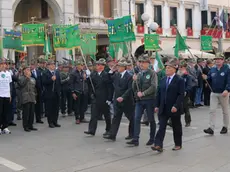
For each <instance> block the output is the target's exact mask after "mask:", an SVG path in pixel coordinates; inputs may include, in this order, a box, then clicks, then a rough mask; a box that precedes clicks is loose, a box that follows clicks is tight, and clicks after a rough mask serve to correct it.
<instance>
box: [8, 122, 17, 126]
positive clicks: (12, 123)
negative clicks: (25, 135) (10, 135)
mask: <svg viewBox="0 0 230 172" xmlns="http://www.w3.org/2000/svg"><path fill="white" fill-rule="evenodd" d="M9 126H17V124H15V123H14V122H11V123H9Z"/></svg>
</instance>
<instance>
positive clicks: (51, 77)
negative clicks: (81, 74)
mask: <svg viewBox="0 0 230 172" xmlns="http://www.w3.org/2000/svg"><path fill="white" fill-rule="evenodd" d="M47 64H48V69H47V70H46V72H44V73H43V75H42V83H43V86H44V99H45V111H46V112H45V113H46V116H47V120H48V124H49V127H50V128H54V127H61V125H59V124H58V114H59V100H60V92H61V80H60V74H59V72H58V71H57V70H55V62H54V61H53V60H49V61H48V63H47Z"/></svg>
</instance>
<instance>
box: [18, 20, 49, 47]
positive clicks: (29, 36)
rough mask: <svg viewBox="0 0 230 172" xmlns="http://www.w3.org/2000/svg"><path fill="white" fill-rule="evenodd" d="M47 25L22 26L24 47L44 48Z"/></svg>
mask: <svg viewBox="0 0 230 172" xmlns="http://www.w3.org/2000/svg"><path fill="white" fill-rule="evenodd" d="M44 44H45V24H22V46H44Z"/></svg>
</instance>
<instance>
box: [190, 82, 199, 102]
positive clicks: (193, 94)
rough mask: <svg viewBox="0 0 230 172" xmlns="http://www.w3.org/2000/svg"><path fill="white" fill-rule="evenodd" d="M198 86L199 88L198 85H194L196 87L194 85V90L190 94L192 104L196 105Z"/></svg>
mask: <svg viewBox="0 0 230 172" xmlns="http://www.w3.org/2000/svg"><path fill="white" fill-rule="evenodd" d="M196 88H197V86H194V87H192V90H191V94H190V100H191V106H194V104H195V100H196Z"/></svg>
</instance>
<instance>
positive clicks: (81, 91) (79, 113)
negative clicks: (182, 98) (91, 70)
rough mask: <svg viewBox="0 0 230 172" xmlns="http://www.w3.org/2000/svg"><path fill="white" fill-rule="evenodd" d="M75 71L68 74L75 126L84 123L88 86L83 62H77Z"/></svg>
mask: <svg viewBox="0 0 230 172" xmlns="http://www.w3.org/2000/svg"><path fill="white" fill-rule="evenodd" d="M75 65H76V69H75V70H74V71H73V72H72V73H71V74H70V81H69V82H70V88H71V92H72V96H73V99H74V113H75V120H76V124H80V123H81V122H86V121H85V104H87V96H88V84H87V78H86V73H85V72H84V70H83V67H84V66H83V61H81V60H77V61H76V63H75Z"/></svg>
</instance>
